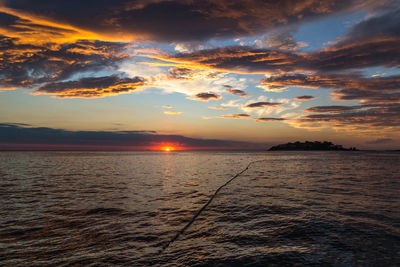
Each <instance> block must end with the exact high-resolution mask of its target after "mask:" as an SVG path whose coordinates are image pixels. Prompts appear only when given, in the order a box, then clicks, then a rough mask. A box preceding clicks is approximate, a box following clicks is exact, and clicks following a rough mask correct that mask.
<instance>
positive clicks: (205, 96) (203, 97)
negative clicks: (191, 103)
mask: <svg viewBox="0 0 400 267" xmlns="http://www.w3.org/2000/svg"><path fill="white" fill-rule="evenodd" d="M188 99H191V100H198V101H209V100H218V99H221V96H220V95H218V94H215V93H211V92H208V93H198V94H196V95H194V96H193V97H188Z"/></svg>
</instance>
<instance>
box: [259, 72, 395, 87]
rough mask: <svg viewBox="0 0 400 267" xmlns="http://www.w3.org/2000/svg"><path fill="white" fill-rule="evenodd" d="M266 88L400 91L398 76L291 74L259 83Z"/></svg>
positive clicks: (266, 79) (272, 77) (273, 77)
mask: <svg viewBox="0 0 400 267" xmlns="http://www.w3.org/2000/svg"><path fill="white" fill-rule="evenodd" d="M260 83H261V84H263V85H268V86H278V87H282V86H297V87H308V88H328V89H355V90H360V91H375V92H392V91H395V90H400V75H395V76H389V77H375V78H364V77H362V76H361V75H360V74H357V73H353V74H343V73H339V74H313V75H311V74H310V75H306V74H293V75H280V76H271V77H269V78H265V79H262V80H261V81H260Z"/></svg>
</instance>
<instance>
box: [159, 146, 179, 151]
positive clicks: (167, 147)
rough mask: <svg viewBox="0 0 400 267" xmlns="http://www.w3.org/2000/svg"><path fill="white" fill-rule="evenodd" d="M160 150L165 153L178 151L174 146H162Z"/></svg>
mask: <svg viewBox="0 0 400 267" xmlns="http://www.w3.org/2000/svg"><path fill="white" fill-rule="evenodd" d="M160 150H162V151H165V152H171V151H173V150H176V148H175V147H173V146H162V147H160Z"/></svg>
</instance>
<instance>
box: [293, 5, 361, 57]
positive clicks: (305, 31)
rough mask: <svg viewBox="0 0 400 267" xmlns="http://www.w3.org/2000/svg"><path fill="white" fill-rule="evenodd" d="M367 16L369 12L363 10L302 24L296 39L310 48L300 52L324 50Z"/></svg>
mask: <svg viewBox="0 0 400 267" xmlns="http://www.w3.org/2000/svg"><path fill="white" fill-rule="evenodd" d="M366 14H367V11H365V10H363V11H358V12H353V13H347V14H342V15H340V16H339V15H336V16H329V17H327V18H326V19H321V20H318V21H310V22H308V23H304V24H302V25H301V26H300V28H299V30H298V31H297V32H296V33H295V34H294V37H295V39H296V41H298V42H305V43H307V44H308V46H305V47H302V48H301V49H299V51H303V52H309V51H313V50H318V49H322V48H324V46H326V45H328V44H329V42H334V41H335V40H336V39H337V38H339V37H341V36H344V35H345V34H346V33H347V32H348V31H349V30H350V28H351V27H352V26H354V25H355V24H356V23H358V22H360V21H362V20H363V19H364V18H365V16H366Z"/></svg>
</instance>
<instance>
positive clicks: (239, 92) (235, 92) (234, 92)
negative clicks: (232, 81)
mask: <svg viewBox="0 0 400 267" xmlns="http://www.w3.org/2000/svg"><path fill="white" fill-rule="evenodd" d="M224 87H225V88H226V91H227V92H228V93H231V94H232V95H236V96H240V97H249V96H251V95H249V94H247V93H246V92H245V91H243V90H239V89H235V88H233V87H232V86H230V85H224Z"/></svg>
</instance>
